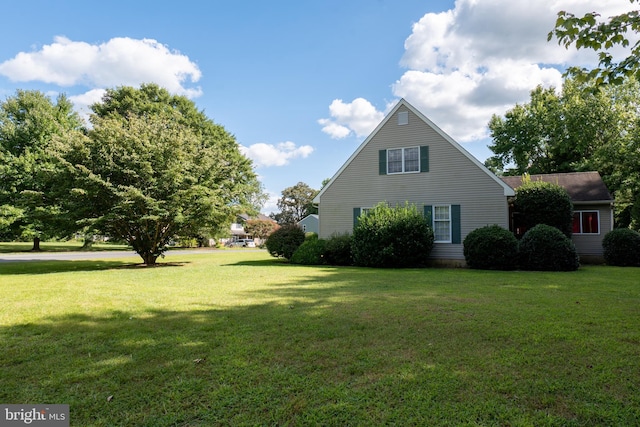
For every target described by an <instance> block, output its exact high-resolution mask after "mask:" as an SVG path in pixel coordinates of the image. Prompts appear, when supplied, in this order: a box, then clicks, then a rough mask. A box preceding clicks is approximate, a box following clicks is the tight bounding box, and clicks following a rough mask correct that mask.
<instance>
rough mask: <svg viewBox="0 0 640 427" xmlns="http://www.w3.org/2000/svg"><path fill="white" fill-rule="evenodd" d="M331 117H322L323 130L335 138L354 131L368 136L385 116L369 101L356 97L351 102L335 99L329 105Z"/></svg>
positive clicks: (358, 134)
mask: <svg viewBox="0 0 640 427" xmlns="http://www.w3.org/2000/svg"><path fill="white" fill-rule="evenodd" d="M329 113H330V114H331V118H330V119H320V120H318V123H320V124H321V125H323V128H322V131H323V132H325V133H326V134H328V135H330V136H331V137H332V138H334V139H340V138H344V137H346V136H348V135H350V134H351V133H352V132H353V133H355V134H356V136H358V137H362V136H366V135H368V134H369V133H371V131H373V130H374V129H375V128H376V126H378V124H379V123H380V122H381V121H382V119H383V118H384V113H383V112H380V111H378V110H377V109H376V107H374V106H373V105H372V104H371V103H370V102H369V101H367V100H366V99H363V98H356V99H354V100H353V101H352V102H350V103H345V102H343V101H342V100H341V99H335V100H334V101H333V102H332V103H331V105H330V106H329Z"/></svg>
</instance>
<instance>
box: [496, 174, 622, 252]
mask: <svg viewBox="0 0 640 427" xmlns="http://www.w3.org/2000/svg"><path fill="white" fill-rule="evenodd" d="M530 178H531V181H544V182H550V183H553V184H558V185H560V186H561V187H564V189H565V190H567V193H568V194H569V197H570V198H571V201H572V203H573V234H572V236H571V240H573V243H574V244H575V245H576V250H577V251H578V254H580V258H581V260H582V261H583V262H596V261H597V262H600V261H602V259H603V249H602V239H603V238H604V235H605V234H607V232H609V231H611V230H613V202H614V201H613V197H611V194H610V193H609V190H608V189H607V186H606V185H605V183H604V181H602V178H601V177H600V174H599V173H598V172H573V173H554V174H545V175H531V176H530ZM501 179H502V180H503V181H504V182H505V183H506V184H507V185H509V186H510V187H511V188H513V189H514V190H515V189H517V188H518V187H519V186H520V185H522V177H520V176H503V177H502V178H501ZM510 229H511V230H512V231H514V232H515V233H516V234H518V230H517V229H518V225H517V212H512V213H511V222H510Z"/></svg>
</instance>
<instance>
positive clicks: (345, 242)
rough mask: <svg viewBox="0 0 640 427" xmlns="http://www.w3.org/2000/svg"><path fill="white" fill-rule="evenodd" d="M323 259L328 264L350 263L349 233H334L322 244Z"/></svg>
mask: <svg viewBox="0 0 640 427" xmlns="http://www.w3.org/2000/svg"><path fill="white" fill-rule="evenodd" d="M324 260H325V262H326V263H327V264H329V265H352V264H353V259H352V258H351V235H350V234H348V233H345V234H334V235H332V236H331V237H329V238H328V239H327V241H326V242H325V245H324Z"/></svg>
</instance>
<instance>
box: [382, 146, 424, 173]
mask: <svg viewBox="0 0 640 427" xmlns="http://www.w3.org/2000/svg"><path fill="white" fill-rule="evenodd" d="M418 172H429V147H428V146H426V145H424V146H421V147H407V148H394V149H389V150H380V151H379V152H378V173H379V174H380V175H395V174H403V173H418Z"/></svg>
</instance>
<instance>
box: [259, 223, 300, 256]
mask: <svg viewBox="0 0 640 427" xmlns="http://www.w3.org/2000/svg"><path fill="white" fill-rule="evenodd" d="M303 242H304V231H302V229H301V228H300V227H298V226H297V225H283V226H282V227H280V228H278V229H277V230H276V231H274V232H273V233H271V234H270V235H269V237H267V241H266V242H265V246H266V247H267V251H269V253H270V254H271V255H272V256H274V257H283V258H286V259H291V257H292V256H293V253H294V252H295V251H296V249H298V248H299V247H300V245H302V243H303Z"/></svg>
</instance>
